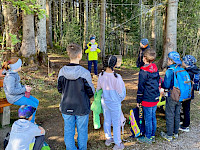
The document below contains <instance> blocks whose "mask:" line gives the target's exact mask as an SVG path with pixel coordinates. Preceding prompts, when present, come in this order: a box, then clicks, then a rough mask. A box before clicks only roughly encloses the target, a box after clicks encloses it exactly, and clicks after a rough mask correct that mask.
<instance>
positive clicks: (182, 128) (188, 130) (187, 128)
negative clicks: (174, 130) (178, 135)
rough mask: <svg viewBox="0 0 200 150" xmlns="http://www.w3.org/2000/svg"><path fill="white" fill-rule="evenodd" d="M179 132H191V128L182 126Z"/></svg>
mask: <svg viewBox="0 0 200 150" xmlns="http://www.w3.org/2000/svg"><path fill="white" fill-rule="evenodd" d="M179 130H181V131H184V132H190V128H189V127H183V126H180V128H179Z"/></svg>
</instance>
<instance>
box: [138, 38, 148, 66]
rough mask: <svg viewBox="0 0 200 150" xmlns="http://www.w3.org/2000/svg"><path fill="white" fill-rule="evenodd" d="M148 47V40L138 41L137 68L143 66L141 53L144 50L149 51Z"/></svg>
mask: <svg viewBox="0 0 200 150" xmlns="http://www.w3.org/2000/svg"><path fill="white" fill-rule="evenodd" d="M149 48H150V46H149V41H148V39H142V40H141V41H140V51H139V55H138V59H137V62H136V65H137V67H138V68H140V67H142V66H143V65H144V62H143V55H144V54H143V53H144V51H145V50H146V49H149Z"/></svg>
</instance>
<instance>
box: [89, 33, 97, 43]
mask: <svg viewBox="0 0 200 150" xmlns="http://www.w3.org/2000/svg"><path fill="white" fill-rule="evenodd" d="M95 38H96V37H95V35H91V36H90V42H91V43H95Z"/></svg>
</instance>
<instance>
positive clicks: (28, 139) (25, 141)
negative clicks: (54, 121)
mask: <svg viewBox="0 0 200 150" xmlns="http://www.w3.org/2000/svg"><path fill="white" fill-rule="evenodd" d="M35 111H36V108H34V107H32V106H30V105H22V106H21V107H20V108H19V110H18V115H19V120H17V121H15V122H14V123H13V125H12V129H11V132H10V139H9V142H8V145H7V147H6V150H22V149H23V150H41V148H42V146H43V143H44V139H45V138H44V134H45V130H44V129H43V128H42V127H40V126H38V125H36V124H34V123H32V122H31V119H32V117H33V113H34V112H35Z"/></svg>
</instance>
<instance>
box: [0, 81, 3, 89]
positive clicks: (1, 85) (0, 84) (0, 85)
mask: <svg viewBox="0 0 200 150" xmlns="http://www.w3.org/2000/svg"><path fill="white" fill-rule="evenodd" d="M0 87H3V79H0Z"/></svg>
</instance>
